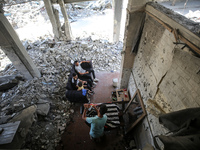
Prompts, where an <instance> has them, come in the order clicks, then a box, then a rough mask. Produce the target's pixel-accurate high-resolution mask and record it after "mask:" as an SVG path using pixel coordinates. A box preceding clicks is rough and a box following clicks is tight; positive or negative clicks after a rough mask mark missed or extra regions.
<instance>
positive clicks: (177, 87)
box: [160, 49, 200, 111]
mask: <svg viewBox="0 0 200 150" xmlns="http://www.w3.org/2000/svg"><path fill="white" fill-rule="evenodd" d="M160 90H161V91H162V92H163V94H164V96H165V97H166V98H167V100H168V104H170V106H171V107H172V109H173V111H176V110H180V109H185V108H190V107H199V106H200V59H199V58H198V57H195V56H192V55H190V54H189V53H187V52H184V51H183V50H181V49H176V50H175V53H174V58H173V62H172V67H171V68H170V69H169V71H168V73H167V74H166V76H165V78H164V79H163V82H162V83H161V84H160Z"/></svg>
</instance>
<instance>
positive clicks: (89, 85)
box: [71, 73, 92, 91]
mask: <svg viewBox="0 0 200 150" xmlns="http://www.w3.org/2000/svg"><path fill="white" fill-rule="evenodd" d="M72 76H73V77H72V80H71V83H72V86H73V89H74V90H76V89H77V88H78V83H79V82H82V83H83V85H84V87H86V88H88V89H89V90H90V91H92V81H91V80H90V79H86V81H83V80H80V79H79V78H78V76H77V74H76V73H73V75H72Z"/></svg>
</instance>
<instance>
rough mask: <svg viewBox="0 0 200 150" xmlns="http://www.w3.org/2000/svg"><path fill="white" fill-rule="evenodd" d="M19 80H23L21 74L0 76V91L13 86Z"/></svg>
mask: <svg viewBox="0 0 200 150" xmlns="http://www.w3.org/2000/svg"><path fill="white" fill-rule="evenodd" d="M19 80H21V81H23V80H24V78H23V77H22V76H16V75H13V76H1V77H0V91H5V90H8V89H11V88H13V87H14V86H16V85H17V84H18V83H19Z"/></svg>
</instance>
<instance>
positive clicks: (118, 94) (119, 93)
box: [112, 89, 129, 110]
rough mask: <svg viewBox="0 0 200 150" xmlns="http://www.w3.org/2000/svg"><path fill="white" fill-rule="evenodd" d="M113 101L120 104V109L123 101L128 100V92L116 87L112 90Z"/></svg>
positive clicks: (123, 103)
mask: <svg viewBox="0 0 200 150" xmlns="http://www.w3.org/2000/svg"><path fill="white" fill-rule="evenodd" d="M112 100H113V103H119V104H122V110H124V108H125V103H128V102H129V94H128V91H127V89H117V90H116V91H114V92H112Z"/></svg>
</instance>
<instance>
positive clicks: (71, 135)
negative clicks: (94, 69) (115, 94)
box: [57, 72, 122, 150]
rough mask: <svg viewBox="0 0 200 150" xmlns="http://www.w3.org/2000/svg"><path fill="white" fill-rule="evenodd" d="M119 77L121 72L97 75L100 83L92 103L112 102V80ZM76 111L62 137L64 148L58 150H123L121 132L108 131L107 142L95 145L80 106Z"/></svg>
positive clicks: (76, 106) (75, 107) (75, 108)
mask: <svg viewBox="0 0 200 150" xmlns="http://www.w3.org/2000/svg"><path fill="white" fill-rule="evenodd" d="M119 75H120V73H119V72H115V73H110V72H101V73H98V74H96V76H97V78H98V79H99V82H98V84H97V86H96V88H95V89H94V91H95V94H94V95H93V97H92V98H91V103H106V102H111V92H112V91H113V90H115V89H114V88H113V86H112V79H113V78H119ZM74 110H75V113H74V116H73V121H72V122H71V123H70V124H69V126H67V128H66V131H65V133H64V134H63V136H62V146H61V145H60V146H58V147H57V150H61V149H63V150H100V149H101V150H102V149H108V150H112V149H116V150H117V149H122V148H120V145H122V144H119V145H118V141H119V140H120V139H121V136H120V135H121V134H120V133H119V130H117V129H114V130H111V131H106V136H105V140H104V141H102V142H100V143H95V142H94V141H92V140H91V139H90V137H89V130H90V128H89V127H88V126H87V125H86V124H85V122H84V120H82V119H81V114H80V105H78V104H76V105H75V106H74ZM116 143H117V144H116Z"/></svg>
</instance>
